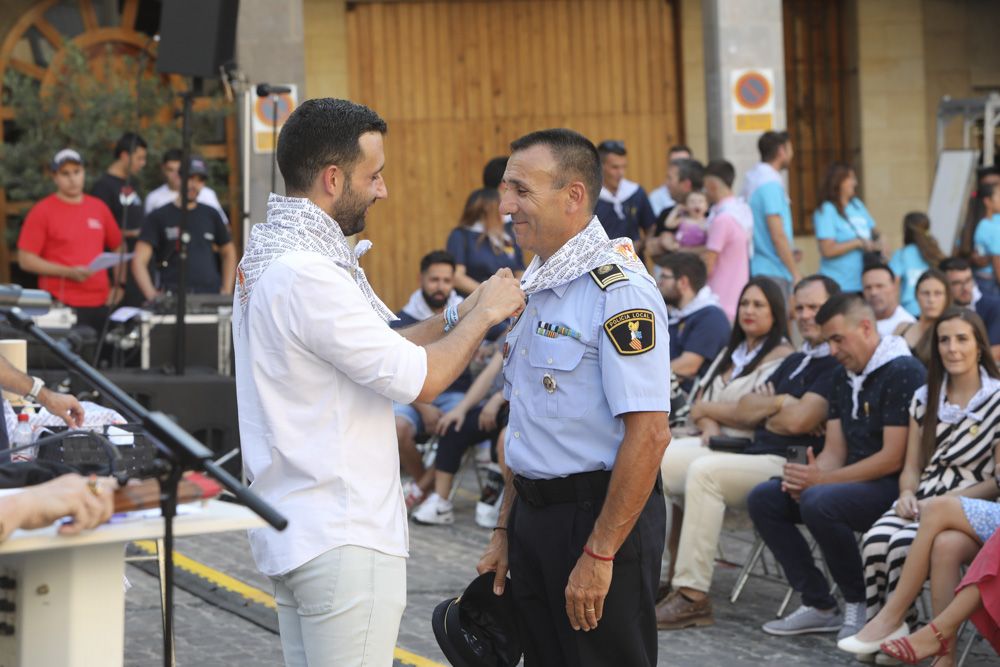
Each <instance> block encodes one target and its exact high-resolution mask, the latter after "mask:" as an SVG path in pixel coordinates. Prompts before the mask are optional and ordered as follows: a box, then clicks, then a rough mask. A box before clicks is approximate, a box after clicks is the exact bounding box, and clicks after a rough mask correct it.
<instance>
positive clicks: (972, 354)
mask: <svg viewBox="0 0 1000 667" xmlns="http://www.w3.org/2000/svg"><path fill="white" fill-rule="evenodd" d="M932 340H933V341H934V343H935V344H934V346H933V347H932V350H931V360H930V367H929V369H928V383H927V385H926V386H925V387H923V388H921V389H920V390H918V391H917V392H916V393H915V394H914V397H913V405H912V407H911V422H910V436H909V441H908V444H907V454H906V463H905V465H904V468H903V471H902V473H901V475H900V479H899V486H900V497H899V500H897V501H896V503H895V504H894V505H893V507H892V508H891V509H890V510H889V511H888V512H886V513H885V515H883V517H882V518H881V519H879V520H878V521H877V522H875V524H874V525H873V526H872V528H871V529H870V530H869V531H868V532H867V533H866V534H865V537H864V546H863V549H862V556H863V558H864V564H865V580H866V583H867V587H868V617H869V619H871V620H870V621H869V623H868V625H866V626H865V628H863V629H862V630H861V632H859V633H858V634H857V635H854V636H853V637H850V638H848V639H845V640H842V641H841V642H840V645H841V648H844V649H845V650H849V651H851V652H859V651H860V649H861V648H867V649H870V650H867V651H861V652H874V651H875V650H877V648H878V642H879V641H881V640H882V639H884V638H885V637H886V636H887V635H889V634H892V633H894V631H896V630H897V629H898V628H900V626H901V624H904V617H905V616H909V617H910V620H916V619H915V617H914V615H913V611H912V608H911V605H912V604H913V600H914V599H915V597H916V593H914V594H913V595H910V594H909V589H911V588H914V587H915V588H916V592H917V593H919V591H920V589H921V587H922V586H923V582H924V580H925V579H926V576H927V570H928V568H929V563H930V559H931V553H930V550H929V549H930V545H931V544H933V539H934V537H935V536H936V533H935V534H934V535H931V537H930V540H931V541H930V542H927V543H926V544H925V545H924V546H925V547H927V550H926V552H923V551H922V552H921V553H914V549H916V548H917V540H918V535H921V534H923V533H928V532H932V531H933V529H934V527H933V526H925V523H927V522H928V517H929V516H930V514H931V511H932V508H933V511H934V512H935V513H936V514H935V515H937V514H941V513H942V510H947V509H948V508H950V510H957V511H952V512H951V514H955V515H957V516H958V518H957V519H956V520H955V523H957V524H960V527H959V528H958V530H959V531H960V532H961V526H965V527H968V528H969V529H968V530H966V531H965V533H966V535H965V536H952V537H959V540H960V541H959V542H958V543H957V544H958V546H959V548H957V549H949V550H947V553H948V555H949V556H950V558H951V562H950V563H947V564H946V563H938V562H937V561H935V563H934V565H935V568H934V576H933V577H932V580H931V598H932V605H933V607H934V611H935V613H937V612H940V611H941V610H942V609H944V608H945V607H946V606H947V605H948V603H949V602H950V601H951V599H952V597H953V596H954V590H955V586H956V585H957V584H958V581H959V577H960V572H959V568H958V564H959V563H961V562H968V561H969V560H971V559H972V558H973V557H974V556H975V553H976V551H977V550H978V548H979V546H980V545H981V544H982V542H981V541H980V540H981V538H979V537H978V535H977V531H975V530H974V529H973V528H972V525H971V524H970V521H969V520H964V522H963V520H961V515H963V514H966V515H968V514H970V512H971V510H972V509H976V510H978V509H979V502H982V501H980V500H975V499H993V498H995V497H996V496H997V485H996V482H995V481H994V479H993V473H994V468H995V457H996V454H997V448H996V444H997V441H998V440H1000V379H998V378H1000V371H998V369H997V366H996V363H995V362H994V361H993V358H992V355H991V354H990V346H989V341H988V340H987V338H986V332H985V327H984V326H983V324H982V321H981V320H980V319H979V317H978V316H977V315H976V314H975V313H973V312H972V311H970V310H967V309H964V308H961V309H959V308H949V309H948V310H947V311H945V312H944V313H943V314H942V315H941V318H940V319H939V320H938V322H937V323H936V324H935V327H934V329H933V333H932ZM931 424H933V425H934V428H933V430H932V429H930V428H929V425H931ZM952 505H953V506H954V507H951V506H952ZM988 505H991V506H995V507H998V509H1000V506H996V504H995V503H992V502H989V503H988ZM950 510H948V511H950ZM998 515H1000V512H998ZM935 525H937V524H936V523H935ZM918 529H919V530H918ZM948 529H954V527H953V526H948ZM949 539H951V538H949ZM925 542H926V540H925ZM942 551H944V550H942ZM935 553H936V552H935ZM904 561H907V562H909V561H918V564H917V565H914V566H911V567H910V568H909V569H910V570H911V572H912V573H913V574H912V575H911V577H910V580H909V581H908V582H907V583H906V585H904V584H903V581H904V579H905V578H906V576H905V574H903V573H905V572H906V571H907V568H905V567H904ZM921 561H922V562H923V563H924V565H923V569H922V570H921V568H920V566H919V562H921ZM918 579H919V580H918ZM898 587H901V588H903V589H906V592H903V591H901V590H900V589H899V588H898ZM894 591H897V592H902V593H903V594H902V595H899V594H896V595H894V594H893V593H894ZM890 596H891V597H890ZM887 599H888V600H889V601H888V602H887ZM883 604H884V605H885V607H884V608H883ZM880 608H882V609H883V611H882V612H879V609H880ZM904 634H905V633H904Z"/></svg>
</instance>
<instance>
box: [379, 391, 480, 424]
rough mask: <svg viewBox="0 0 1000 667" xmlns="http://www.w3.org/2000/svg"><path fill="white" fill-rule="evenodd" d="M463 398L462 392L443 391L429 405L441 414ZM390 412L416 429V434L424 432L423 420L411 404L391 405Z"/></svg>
mask: <svg viewBox="0 0 1000 667" xmlns="http://www.w3.org/2000/svg"><path fill="white" fill-rule="evenodd" d="M464 397H465V392H464V391H444V392H441V393H440V394H438V396H437V398H435V399H434V400H433V401H431V405H433V406H434V407H436V408H437V409H438V410H440V411H441V412H444V413H447V412H449V411H450V410H451V409H452V408H454V407H455V406H456V405H458V404H459V403H461V402H462V399H463V398H464ZM392 412H393V414H395V415H396V416H397V417H402V418H403V419H405V420H406V421H408V422H410V423H411V424H413V428H414V429H416V431H415V432H416V433H423V432H424V420H423V419H422V418H421V417H420V413H419V412H417V409H416V408H415V407H413V405H411V404H403V403H396V402H395V401H393V403H392Z"/></svg>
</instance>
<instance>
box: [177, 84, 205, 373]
mask: <svg viewBox="0 0 1000 667" xmlns="http://www.w3.org/2000/svg"><path fill="white" fill-rule="evenodd" d="M201 90H202V80H201V79H200V78H199V77H195V78H194V79H193V80H192V82H191V88H190V89H188V90H186V91H184V92H183V93H181V100H182V101H183V111H182V112H181V173H180V177H181V192H180V195H181V220H180V225H179V229H178V230H177V231H178V233H177V315H176V320H175V323H174V373H176V374H177V375H184V364H185V358H186V354H185V349H184V346H185V343H186V340H185V339H186V338H187V335H186V331H185V328H186V326H185V321H184V318H185V316H186V315H187V279H188V265H187V264H188V262H187V260H188V242H189V241H190V240H191V233H190V232H189V231H188V214H189V213H190V212H189V211H188V204H189V203H190V202H189V201H188V178H190V176H191V105H192V103H193V101H194V96H195V95H197V94H200V93H201Z"/></svg>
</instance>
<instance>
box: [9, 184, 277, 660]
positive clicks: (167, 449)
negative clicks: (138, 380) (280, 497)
mask: <svg viewBox="0 0 1000 667" xmlns="http://www.w3.org/2000/svg"><path fill="white" fill-rule="evenodd" d="M186 185H187V184H186V183H183V184H182V189H181V192H185V191H186ZM0 314H2V315H4V316H6V318H7V321H8V322H9V323H10V324H11V326H13V327H15V328H17V329H20V330H21V331H24V332H25V333H27V334H28V335H30V336H31V337H32V338H34V339H35V340H37V341H38V342H40V343H41V344H42V345H44V346H45V347H46V348H48V349H49V350H50V351H51V352H52V353H53V354H55V355H56V356H57V357H59V359H60V361H62V362H63V364H65V365H66V367H67V368H69V369H71V370H73V371H75V372H76V373H78V374H79V375H80V376H81V377H82V378H83V379H84V380H85V381H86V382H87V383H88V384H89V385H90V386H92V387H94V388H95V389H97V390H99V391H100V392H101V393H102V394H103V395H104V396H105V397H106V398H107V399H108V401H109V402H111V403H112V404H114V405H115V407H117V408H118V409H119V410H120V411H122V412H124V413H126V414H127V415H129V416H130V417H131V418H132V419H135V420H137V421H139V422H140V423H141V424H142V427H143V429H145V431H146V432H147V433H149V434H150V436H152V439H153V442H154V444H155V445H156V449H157V450H158V453H159V457H158V461H159V462H160V463H161V464H162V467H161V470H162V472H161V474H160V476H159V482H160V511H161V513H162V515H163V549H164V554H163V556H164V566H165V567H164V572H165V575H164V579H165V581H164V582H163V591H164V602H163V606H164V610H163V615H164V620H163V664H164V665H166V666H167V667H172V665H173V664H174V646H173V635H174V632H173V629H174V517H175V516H176V515H177V487H178V484H179V483H180V479H181V475H182V474H183V473H184V471H185V470H200V471H203V472H205V473H208V474H209V475H210V476H212V477H214V478H215V479H216V480H217V481H218V482H219V483H220V484H221V485H222V486H223V487H224V488H226V489H228V490H229V491H230V492H232V494H233V495H234V496H236V498H237V499H238V500H239V501H240V502H242V503H243V504H244V505H246V507H247V508H249V509H250V510H251V511H252V512H253V513H254V514H256V515H257V516H259V517H260V518H262V519H263V520H264V521H266V522H267V523H268V524H269V525H270V526H271V527H272V528H274V529H276V530H284V529H285V528H286V527H287V526H288V519H286V518H285V517H284V516H282V515H281V514H279V513H278V511H277V510H275V509H274V508H273V507H271V506H270V505H268V504H267V503H265V502H264V501H263V500H261V499H260V498H258V497H257V496H256V495H255V494H254V493H252V492H251V491H250V490H249V489H247V488H246V487H244V486H242V485H241V484H240V483H239V482H238V481H236V479H235V478H233V477H232V476H231V475H230V474H229V473H228V472H226V471H225V470H224V469H223V468H222V467H221V466H219V465H217V464H216V463H214V462H213V461H212V451H211V450H210V449H208V448H207V447H205V445H203V444H201V443H200V442H198V441H197V440H195V439H194V437H193V436H191V434H190V433H188V432H187V431H185V430H184V429H182V428H181V427H180V426H178V425H177V424H176V423H174V422H173V421H172V420H171V419H170V418H169V417H167V415H165V414H163V413H162V412H150V411H149V410H147V409H146V408H145V407H143V406H142V405H141V404H140V403H139V402H138V401H136V400H135V399H134V398H132V397H131V396H129V395H128V394H127V393H126V392H125V391H123V390H122V389H121V387H119V386H118V385H116V384H115V383H113V382H111V381H110V380H108V379H107V378H106V377H104V376H103V375H101V374H100V373H99V372H98V371H97V370H96V369H95V368H94V367H93V366H91V365H89V364H88V363H87V362H85V361H84V360H83V359H81V358H80V357H79V356H78V355H76V354H75V353H73V352H71V351H70V350H68V349H67V348H66V347H64V346H63V345H61V344H59V342H57V341H56V340H55V339H53V338H52V337H51V336H49V335H48V334H47V333H45V332H44V331H42V329H41V328H40V327H39V326H38V325H37V324H35V322H34V320H32V319H31V317H30V316H29V315H28V314H27V313H25V312H24V311H23V310H21V309H20V308H18V307H17V306H13V307H2V308H0Z"/></svg>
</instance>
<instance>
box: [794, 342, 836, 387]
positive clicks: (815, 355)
mask: <svg viewBox="0 0 1000 667" xmlns="http://www.w3.org/2000/svg"><path fill="white" fill-rule="evenodd" d="M802 354H804V355H806V357H805V359H803V360H802V361H801V363H799V366H798V368H796V369H795V370H794V371H792V374H791V375H789V376H788V379H789V380H793V379H795V376H796V375H798V374H799V373H801V372H802V371H804V370H805V369H806V366H808V365H809V362H810V361H812V360H813V359H822V358H823V357H829V356H830V344H829V343H821V344H820V345H817V346H816V347H813V346H812V344H811V343H803V344H802Z"/></svg>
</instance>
